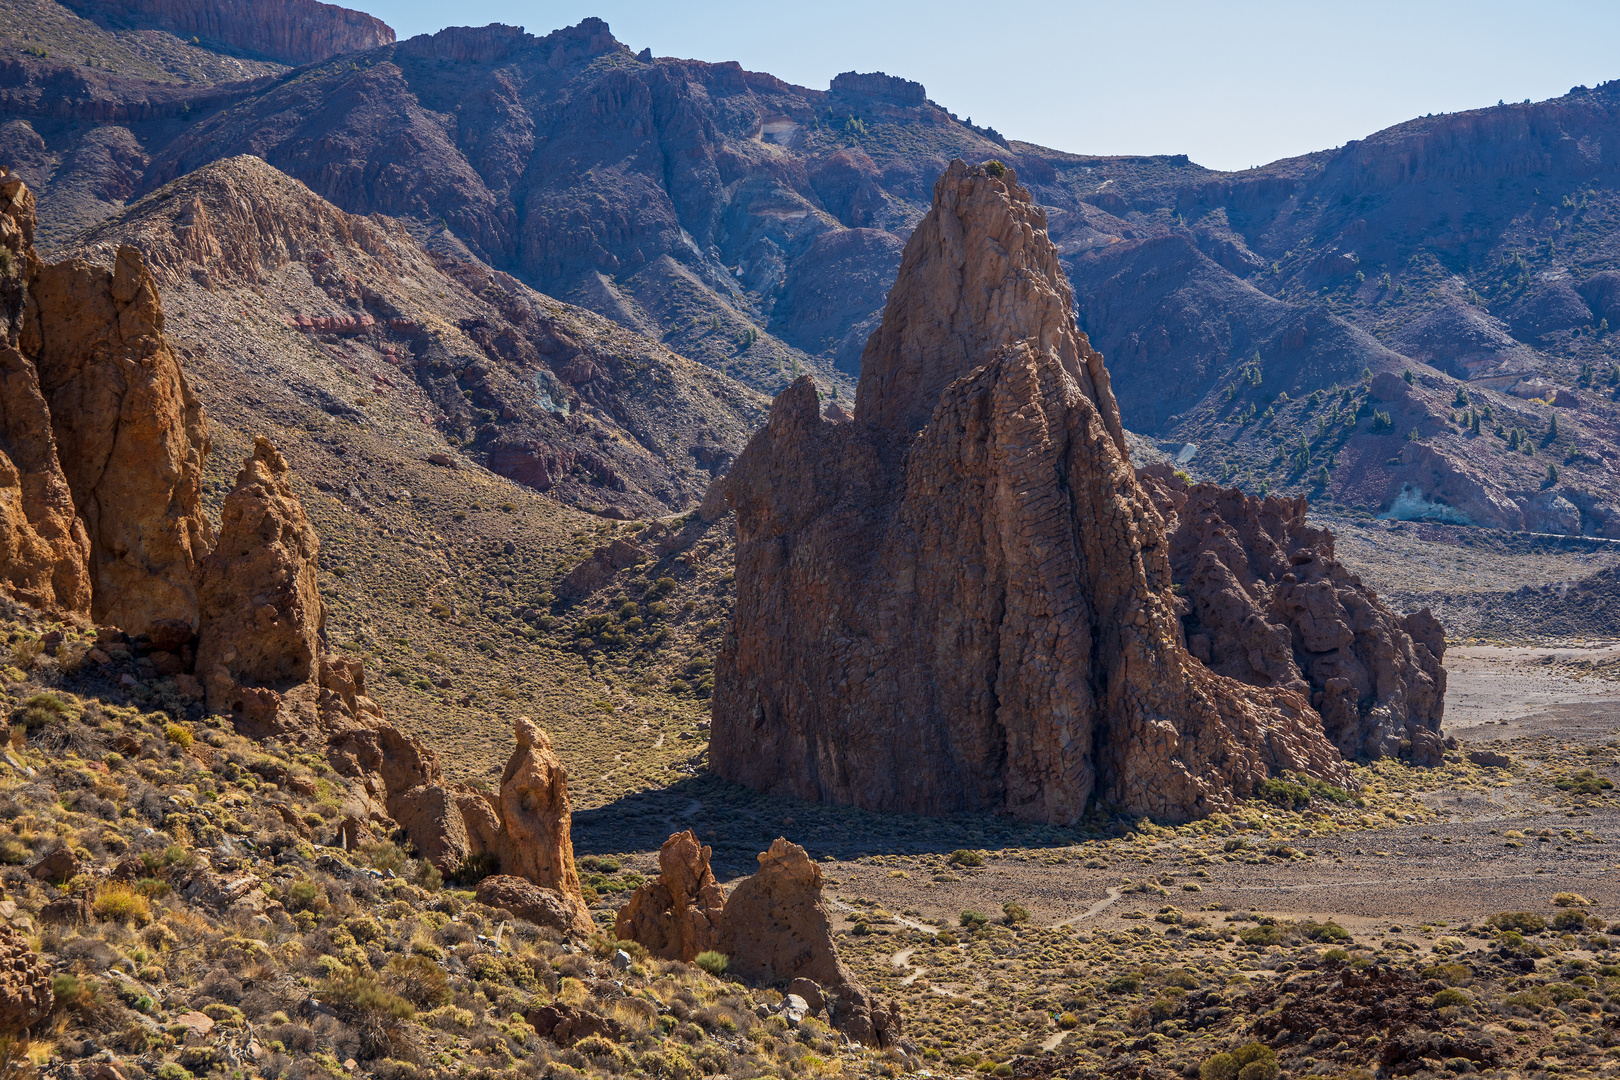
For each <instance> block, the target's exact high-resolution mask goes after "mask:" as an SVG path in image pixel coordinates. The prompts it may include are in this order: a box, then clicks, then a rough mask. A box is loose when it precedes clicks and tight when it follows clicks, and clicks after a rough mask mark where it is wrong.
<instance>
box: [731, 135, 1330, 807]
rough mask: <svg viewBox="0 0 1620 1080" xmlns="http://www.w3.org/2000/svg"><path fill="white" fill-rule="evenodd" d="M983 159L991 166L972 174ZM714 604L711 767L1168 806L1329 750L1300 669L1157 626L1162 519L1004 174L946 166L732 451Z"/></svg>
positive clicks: (891, 800)
mask: <svg viewBox="0 0 1620 1080" xmlns="http://www.w3.org/2000/svg"><path fill="white" fill-rule="evenodd" d="M997 171H998V172H999V170H997ZM728 498H729V500H730V502H731V504H732V506H733V507H734V508H735V509H736V511H737V609H736V619H735V624H734V626H733V630H732V633H731V634H730V635H728V637H727V640H726V643H725V645H724V647H723V648H722V650H721V654H720V657H719V659H718V662H717V664H716V679H715V692H714V723H713V728H712V734H711V738H710V749H709V754H710V762H711V766H712V767H713V768H714V770H715V771H716V772H718V773H719V774H720V775H722V776H724V777H726V778H727V779H730V780H734V781H736V782H739V783H742V784H745V785H747V786H750V787H753V788H756V789H761V790H767V791H773V792H782V793H789V794H794V795H798V796H801V797H805V798H814V799H823V800H829V801H835V802H843V803H853V804H855V805H859V806H863V807H867V808H870V809H876V810H888V811H905V812H919V813H935V814H938V813H949V812H954V811H962V810H989V811H999V812H1004V813H1010V814H1013V815H1016V816H1018V817H1020V818H1025V819H1028V820H1036V821H1050V822H1070V821H1074V820H1076V819H1077V818H1079V817H1080V816H1081V815H1082V814H1083V813H1084V812H1085V810H1086V808H1087V806H1088V805H1089V804H1090V803H1091V802H1092V801H1093V800H1094V799H1095V800H1102V801H1105V802H1107V803H1111V804H1114V805H1117V806H1119V807H1121V808H1124V809H1127V810H1129V811H1132V812H1137V813H1149V814H1153V815H1156V816H1162V817H1166V818H1172V819H1175V818H1186V817H1189V816H1194V815H1199V814H1204V813H1209V812H1211V811H1214V810H1218V809H1222V808H1224V807H1228V806H1230V805H1231V804H1232V802H1233V800H1234V799H1236V798H1239V797H1242V796H1244V795H1247V794H1249V793H1250V792H1251V791H1252V790H1253V789H1254V787H1255V786H1256V785H1257V784H1259V783H1260V782H1261V781H1262V780H1264V779H1266V778H1267V777H1268V776H1270V775H1273V774H1275V773H1278V772H1281V771H1284V770H1296V771H1300V772H1305V773H1309V774H1312V775H1315V776H1318V777H1322V778H1325V779H1329V780H1333V781H1340V782H1342V781H1344V780H1346V778H1347V772H1346V769H1345V765H1344V762H1343V760H1342V758H1341V757H1340V754H1339V752H1338V750H1337V749H1336V748H1335V746H1334V745H1333V743H1332V742H1331V741H1329V739H1328V738H1327V737H1326V735H1325V733H1324V731H1323V727H1322V720H1321V717H1320V716H1319V715H1318V714H1317V713H1316V712H1315V711H1314V710H1313V709H1312V708H1311V704H1310V702H1309V701H1308V700H1307V699H1306V698H1305V697H1304V696H1303V695H1302V694H1301V693H1300V692H1299V691H1300V689H1302V688H1303V687H1293V688H1291V687H1289V686H1281V685H1272V686H1264V687H1261V686H1253V685H1246V684H1245V683H1242V682H1238V681H1236V680H1233V679H1230V678H1225V677H1222V676H1220V675H1217V674H1215V673H1214V672H1213V671H1211V670H1210V669H1209V668H1208V667H1207V666H1205V665H1204V664H1203V663H1201V662H1199V661H1198V660H1197V659H1195V658H1194V657H1193V656H1192V655H1191V654H1190V653H1189V652H1188V651H1187V648H1186V645H1185V642H1184V635H1183V629H1182V624H1181V619H1180V615H1179V613H1178V611H1177V608H1176V604H1175V598H1174V596H1173V594H1172V589H1171V586H1172V580H1171V570H1170V560H1169V545H1168V544H1167V541H1166V536H1165V527H1164V523H1163V521H1162V519H1161V517H1160V515H1159V513H1158V511H1157V510H1156V509H1155V507H1154V504H1153V502H1152V500H1151V499H1150V498H1149V497H1148V495H1147V494H1146V493H1145V492H1144V491H1143V489H1142V487H1141V486H1140V484H1139V483H1138V481H1137V477H1136V474H1135V472H1134V471H1133V469H1132V468H1131V465H1130V462H1129V461H1128V459H1127V455H1126V452H1125V450H1124V437H1123V432H1122V430H1121V428H1120V425H1119V419H1118V413H1117V410H1116V409H1115V406H1114V401H1113V396H1112V393H1111V392H1110V391H1109V388H1108V376H1107V372H1106V371H1105V370H1104V368H1103V364H1102V358H1101V357H1100V356H1098V355H1097V354H1096V353H1094V352H1092V350H1091V349H1090V347H1089V345H1088V344H1087V342H1086V338H1085V335H1084V334H1082V333H1081V332H1080V331H1079V330H1077V329H1076V328H1075V325H1074V318H1073V301H1072V295H1071V293H1070V290H1069V287H1068V284H1067V283H1066V281H1065V280H1064V278H1063V275H1062V272H1061V271H1060V270H1059V269H1058V265H1057V259H1056V252H1055V250H1054V248H1053V246H1052V243H1051V240H1050V239H1049V238H1048V237H1047V234H1046V231H1045V227H1044V219H1043V216H1042V215H1041V213H1040V211H1039V209H1038V208H1036V207H1035V206H1034V205H1033V204H1032V203H1031V202H1030V200H1029V196H1028V193H1027V192H1025V191H1024V190H1023V189H1022V188H1020V187H1019V186H1018V184H1017V181H1016V178H1015V177H1014V176H1013V174H1012V173H1011V172H1010V171H1009V172H1006V173H1005V174H1004V175H992V174H991V172H990V171H988V170H987V169H985V168H982V167H981V168H976V169H973V168H969V167H967V166H965V165H963V164H962V163H961V162H953V163H952V165H951V168H950V169H949V170H948V171H947V172H946V173H945V175H944V176H943V177H942V178H941V179H940V181H939V183H938V184H936V185H935V189H934V206H933V209H932V210H931V211H930V212H929V214H928V216H927V217H926V218H924V220H923V222H922V223H921V224H920V225H919V226H918V227H917V230H916V232H915V233H914V234H913V235H912V237H911V240H910V241H909V242H908V243H907V246H906V252H905V256H904V259H903V262H902V264H901V270H900V275H899V278H898V279H897V281H896V282H895V286H894V289H893V290H892V291H891V292H890V294H889V302H888V307H887V309H886V311H885V314H884V321H883V326H882V327H881V328H880V329H879V330H878V331H877V332H876V333H874V334H873V336H872V338H871V339H870V341H869V342H868V343H867V347H866V351H865V353H864V354H863V358H862V372H861V392H860V397H859V399H858V401H857V405H856V412H855V419H854V422H852V423H845V424H834V423H830V422H826V421H824V420H823V419H822V418H821V415H820V409H819V404H818V401H817V395H816V390H815V387H814V385H813V384H812V383H811V382H810V381H809V380H808V379H803V380H800V381H799V382H797V383H795V384H794V385H793V386H791V387H790V388H789V389H788V390H786V391H784V392H783V393H782V395H781V396H779V397H778V398H777V400H776V402H775V404H774V405H773V406H772V409H771V415H770V421H769V423H768V424H767V426H766V427H765V428H764V429H763V430H761V431H760V432H758V433H757V434H756V435H755V436H754V438H753V439H752V440H751V441H750V443H749V445H748V447H747V449H746V450H745V451H744V452H743V454H742V455H741V456H740V457H739V458H738V460H737V463H736V465H735V466H734V467H733V470H732V473H731V477H730V480H729V484H728Z"/></svg>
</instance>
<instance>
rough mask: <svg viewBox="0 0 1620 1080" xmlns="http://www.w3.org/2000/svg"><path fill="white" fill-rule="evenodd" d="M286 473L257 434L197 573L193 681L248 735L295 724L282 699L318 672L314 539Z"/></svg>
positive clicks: (321, 610)
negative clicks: (199, 605)
mask: <svg viewBox="0 0 1620 1080" xmlns="http://www.w3.org/2000/svg"><path fill="white" fill-rule="evenodd" d="M290 479H291V477H290V474H289V471H288V468H287V461H286V459H285V458H283V457H282V456H281V454H280V452H279V451H277V450H276V448H275V447H274V446H272V445H270V441H269V440H268V439H266V438H264V437H263V436H259V437H257V438H255V439H254V444H253V455H252V456H251V457H249V458H248V459H247V461H246V463H245V464H244V465H243V466H242V471H241V472H240V473H238V474H237V477H236V488H235V489H234V490H233V491H232V492H231V493H230V494H229V495H228V496H226V497H225V508H224V511H223V512H222V514H221V521H220V532H219V544H218V545H217V546H216V547H215V549H214V551H213V553H212V554H211V555H210V556H209V557H208V560H207V562H206V564H205V565H204V567H203V573H202V578H201V587H200V593H201V600H202V627H201V632H200V636H199V640H198V643H197V666H196V670H197V677H198V678H199V679H201V680H202V683H203V687H204V688H205V690H206V691H207V695H208V698H207V700H208V707H209V708H210V709H212V710H214V711H216V712H220V713H225V714H227V715H229V716H231V717H232V718H233V719H234V720H235V722H236V724H237V727H238V728H239V729H241V730H242V731H243V733H244V734H248V735H251V736H253V737H254V738H264V737H266V736H268V735H271V734H275V733H277V732H278V730H280V729H281V728H284V727H286V726H288V725H289V724H290V723H291V721H290V720H289V718H288V717H286V716H284V715H283V707H282V706H283V700H284V698H285V696H286V695H287V693H288V692H289V691H292V690H294V689H295V688H298V687H301V686H304V685H306V684H308V683H310V681H311V677H312V676H314V675H317V674H318V673H319V669H318V668H317V667H316V660H317V658H318V657H319V656H320V653H321V632H322V630H323V629H324V628H325V624H326V607H325V605H324V604H323V603H322V601H321V594H320V582H319V580H318V578H317V574H316V571H317V567H318V563H317V561H316V560H317V558H318V556H319V552H320V539H319V538H318V537H317V536H316V535H315V529H314V527H313V526H311V525H310V523H309V518H308V517H306V516H305V514H304V508H303V505H302V504H301V503H300V502H299V501H298V496H297V495H295V494H294V493H293V490H292V485H291V483H290Z"/></svg>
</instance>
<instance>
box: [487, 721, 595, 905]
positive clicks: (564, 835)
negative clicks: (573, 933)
mask: <svg viewBox="0 0 1620 1080" xmlns="http://www.w3.org/2000/svg"><path fill="white" fill-rule="evenodd" d="M514 728H515V734H516V736H517V746H516V748H515V749H514V750H513V751H512V757H511V758H510V759H509V760H508V761H507V763H506V770H505V772H503V773H502V774H501V791H500V795H499V796H498V798H497V800H496V808H497V810H498V811H499V816H500V820H501V833H500V838H499V840H498V842H497V846H496V855H497V856H498V857H499V859H500V863H501V871H502V873H506V874H516V875H517V876H518V877H522V878H527V879H528V880H530V881H532V882H534V883H535V884H536V885H543V886H545V887H546V888H549V889H555V890H557V891H558V892H560V893H562V894H563V895H564V896H567V897H571V898H573V899H574V900H576V901H578V902H579V906H580V908H581V910H583V909H584V906H585V901H584V892H583V891H582V890H581V889H580V884H579V871H578V870H576V869H575V868H574V842H573V838H572V836H571V835H570V824H569V821H570V818H571V817H572V815H573V805H572V803H570V802H569V799H568V770H567V769H564V768H563V765H562V762H561V761H560V760H558V758H557V755H556V753H555V752H553V751H552V749H551V740H550V739H548V738H547V737H546V733H545V732H544V731H541V730H540V728H539V727H538V726H537V725H535V724H534V723H533V722H531V721H530V720H529V719H528V718H527V717H519V718H518V720H517V722H516V724H515V725H514ZM586 921H587V922H589V920H588V919H587V920H586Z"/></svg>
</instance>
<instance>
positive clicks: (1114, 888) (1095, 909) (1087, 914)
mask: <svg viewBox="0 0 1620 1080" xmlns="http://www.w3.org/2000/svg"><path fill="white" fill-rule="evenodd" d="M1124 894H1125V886H1123V885H1110V886H1109V887H1108V895H1107V896H1105V897H1103V898H1102V899H1101V900H1099V901H1097V902H1096V903H1095V904H1092V905H1091V906H1090V907H1088V908H1086V910H1084V911H1082V912H1081V913H1080V914H1078V915H1072V916H1070V917H1069V918H1067V919H1060V920H1059V921H1057V922H1055V923H1053V924H1052V928H1053V929H1054V930H1055V929H1057V928H1058V927H1060V926H1073V925H1074V924H1075V923H1077V922H1082V921H1084V920H1086V919H1091V918H1095V917H1096V916H1098V915H1101V914H1102V913H1103V911H1104V910H1105V909H1107V907H1108V906H1109V905H1110V904H1112V903H1114V901H1116V900H1118V899H1119V898H1120V897H1121V896H1123V895H1124Z"/></svg>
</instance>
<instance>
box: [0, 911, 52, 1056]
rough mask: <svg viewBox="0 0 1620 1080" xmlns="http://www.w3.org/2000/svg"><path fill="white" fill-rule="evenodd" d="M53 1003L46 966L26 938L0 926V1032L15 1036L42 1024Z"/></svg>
mask: <svg viewBox="0 0 1620 1080" xmlns="http://www.w3.org/2000/svg"><path fill="white" fill-rule="evenodd" d="M55 1000H56V998H55V994H54V993H53V992H52V990H51V969H50V966H49V965H48V964H46V963H45V961H43V960H41V959H40V957H39V955H38V954H37V953H35V952H34V950H33V949H32V948H31V947H30V946H29V944H28V939H27V938H25V937H23V936H22V935H21V934H19V933H18V932H17V931H15V930H13V929H12V928H11V927H9V926H0V1032H3V1033H5V1034H8V1035H15V1034H18V1033H20V1032H23V1031H27V1030H28V1029H30V1028H32V1027H34V1026H36V1025H38V1024H40V1023H42V1022H44V1021H45V1020H46V1019H47V1018H48V1017H49V1016H50V1015H51V1006H52V1005H53V1004H55Z"/></svg>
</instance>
